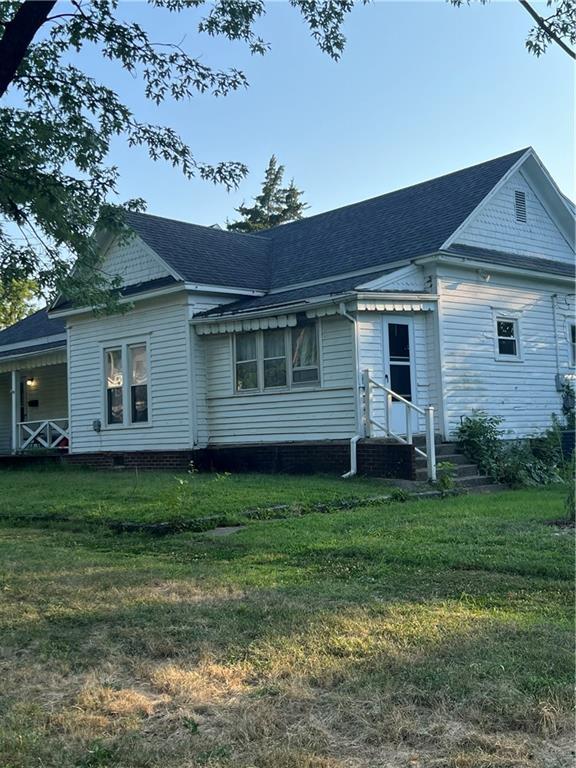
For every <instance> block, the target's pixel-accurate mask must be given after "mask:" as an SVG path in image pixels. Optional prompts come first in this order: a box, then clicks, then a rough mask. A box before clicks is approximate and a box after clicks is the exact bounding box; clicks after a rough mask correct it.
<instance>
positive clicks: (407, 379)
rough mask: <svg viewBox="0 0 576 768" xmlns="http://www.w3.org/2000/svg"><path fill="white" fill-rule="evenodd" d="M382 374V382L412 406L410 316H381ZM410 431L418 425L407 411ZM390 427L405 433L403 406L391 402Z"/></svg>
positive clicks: (413, 394)
mask: <svg viewBox="0 0 576 768" xmlns="http://www.w3.org/2000/svg"><path fill="white" fill-rule="evenodd" d="M383 324H384V328H383V332H384V374H385V384H386V386H387V387H389V388H390V389H391V390H393V391H394V392H397V393H398V394H399V395H400V396H401V397H403V398H404V399H405V400H408V401H409V402H414V403H415V404H416V405H417V403H416V393H415V391H414V388H415V381H414V350H413V344H414V334H413V328H412V321H411V320H410V319H406V320H402V319H393V318H390V319H386V318H385V319H384V320H383ZM410 418H411V419H412V430H413V431H416V430H417V427H418V419H417V415H416V414H415V413H414V412H413V411H410ZM391 421H392V423H391V424H390V428H391V430H392V432H395V433H396V434H398V435H404V434H406V406H405V405H404V403H402V402H400V401H399V400H393V401H392V414H391Z"/></svg>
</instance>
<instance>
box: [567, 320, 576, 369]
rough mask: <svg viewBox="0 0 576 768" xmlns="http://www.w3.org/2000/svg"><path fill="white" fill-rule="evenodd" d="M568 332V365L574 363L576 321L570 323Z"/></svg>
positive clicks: (575, 354)
mask: <svg viewBox="0 0 576 768" xmlns="http://www.w3.org/2000/svg"><path fill="white" fill-rule="evenodd" d="M568 332H569V334H570V336H569V340H570V365H576V323H570V325H569V327H568Z"/></svg>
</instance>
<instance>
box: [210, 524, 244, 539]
mask: <svg viewBox="0 0 576 768" xmlns="http://www.w3.org/2000/svg"><path fill="white" fill-rule="evenodd" d="M244 528H246V526H245V525H223V526H222V527H221V528H213V529H212V530H211V531H204V533H205V534H206V535H207V536H230V535H231V534H232V533H237V532H238V531H243V530H244Z"/></svg>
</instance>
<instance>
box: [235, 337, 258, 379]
mask: <svg viewBox="0 0 576 768" xmlns="http://www.w3.org/2000/svg"><path fill="white" fill-rule="evenodd" d="M256 342H257V338H256V334H255V333H240V334H238V335H237V336H236V389H237V390H238V391H242V390H245V389H258V359H257V353H256Z"/></svg>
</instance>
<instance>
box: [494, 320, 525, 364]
mask: <svg viewBox="0 0 576 768" xmlns="http://www.w3.org/2000/svg"><path fill="white" fill-rule="evenodd" d="M495 323H496V357H497V358H498V359H501V360H518V359H519V358H520V338H519V326H518V319H517V318H515V317H506V316H502V315H496V317H495Z"/></svg>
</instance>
